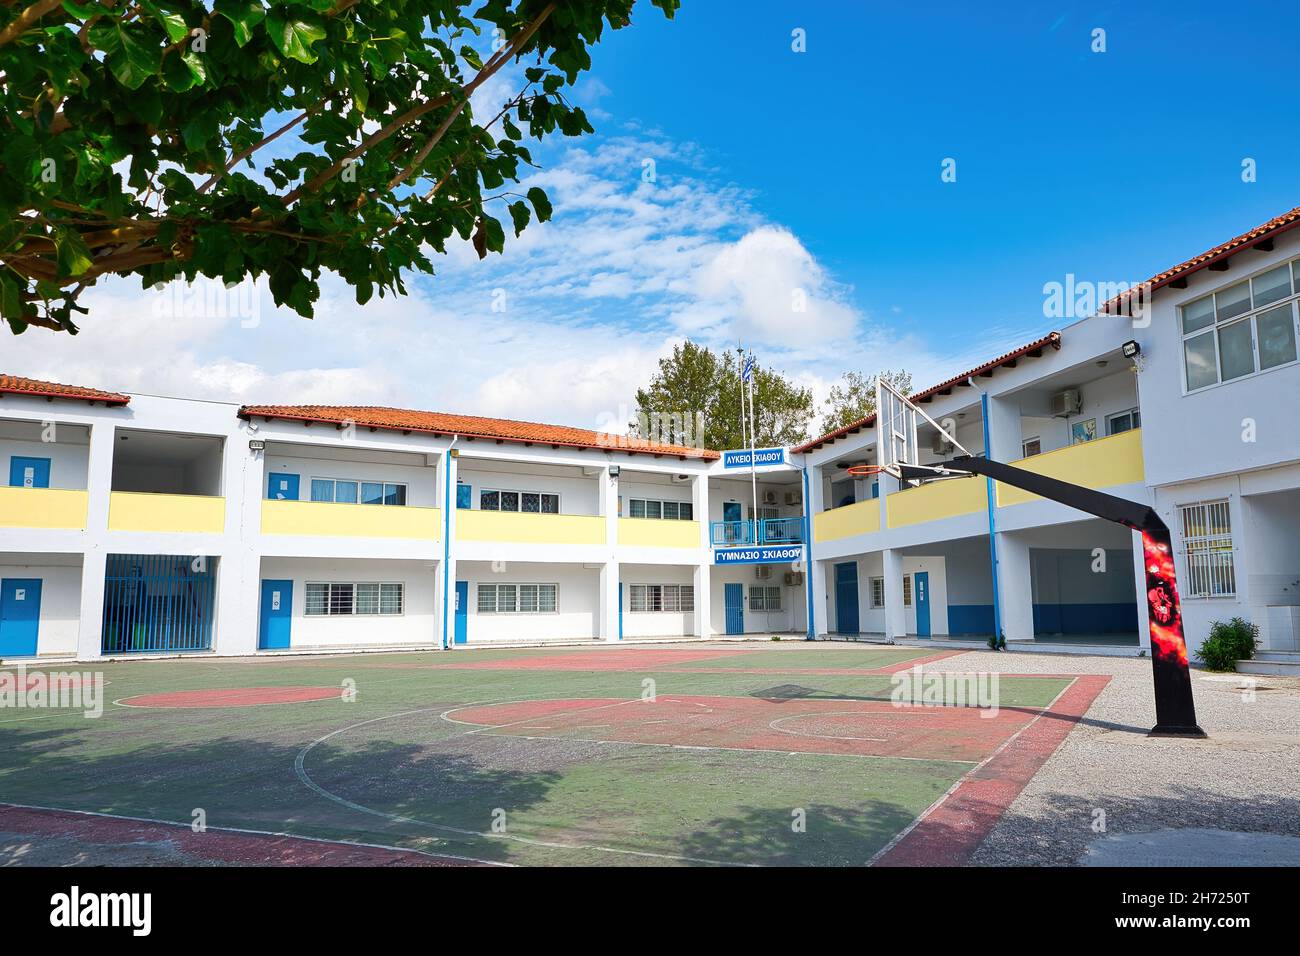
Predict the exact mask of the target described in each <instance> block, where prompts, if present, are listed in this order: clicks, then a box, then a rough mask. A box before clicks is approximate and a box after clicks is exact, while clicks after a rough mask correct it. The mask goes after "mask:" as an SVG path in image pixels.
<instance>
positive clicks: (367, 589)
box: [306, 581, 405, 617]
mask: <svg viewBox="0 0 1300 956" xmlns="http://www.w3.org/2000/svg"><path fill="white" fill-rule="evenodd" d="M404 588H405V586H404V585H403V584H401V583H400V582H390V581H361V582H352V581H308V582H307V605H306V613H307V616H308V617H338V616H341V615H356V616H373V615H386V616H391V615H397V614H401V613H402V608H403V605H404V603H405V600H404V599H405V594H404Z"/></svg>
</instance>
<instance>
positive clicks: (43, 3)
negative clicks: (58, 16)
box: [0, 0, 63, 47]
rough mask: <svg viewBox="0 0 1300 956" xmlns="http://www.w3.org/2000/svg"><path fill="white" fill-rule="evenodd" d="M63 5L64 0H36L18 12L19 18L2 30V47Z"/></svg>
mask: <svg viewBox="0 0 1300 956" xmlns="http://www.w3.org/2000/svg"><path fill="white" fill-rule="evenodd" d="M62 6H63V0H36V2H35V3H33V4H32V5H31V6H30V7H28V8H27V9H26V10H24V11H23V12H22V13H20V14H18V17H17V19H15V20H13V21H12V22H10V24H9V25H8V26H7V27H5V28H4V29H3V30H0V47H3V46H8V45H9V44H10V43H12V42H13V41H14V40H17V39H18V38H19V37H20V36H22V35H23V34H24V33H26V32H27V31H28V30H30V29H31V28H32V27H34V26H35V25H36V24H37V22H38V21H39V20H40V19H41V17H43V16H45V14H47V13H52V12H54V11H55V10H58V9H59V8H60V7H62Z"/></svg>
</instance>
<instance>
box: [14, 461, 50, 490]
mask: <svg viewBox="0 0 1300 956" xmlns="http://www.w3.org/2000/svg"><path fill="white" fill-rule="evenodd" d="M9 487H10V488H48V487H50V460H49V459H48V458H23V457H22V456H21V455H14V456H13V457H12V458H10V459H9Z"/></svg>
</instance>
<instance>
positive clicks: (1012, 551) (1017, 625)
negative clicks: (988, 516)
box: [997, 531, 1034, 641]
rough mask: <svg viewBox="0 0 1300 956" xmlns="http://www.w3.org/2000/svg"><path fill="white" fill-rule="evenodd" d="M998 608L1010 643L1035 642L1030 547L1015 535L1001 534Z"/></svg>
mask: <svg viewBox="0 0 1300 956" xmlns="http://www.w3.org/2000/svg"><path fill="white" fill-rule="evenodd" d="M997 544H998V608H999V611H1000V612H1001V615H1002V633H1003V634H1004V635H1006V639H1007V640H1008V641H1031V640H1033V638H1034V579H1033V573H1032V571H1031V566H1030V560H1029V545H1028V543H1027V542H1025V540H1024V539H1023V538H1021V537H1019V536H1017V535H1016V534H1013V533H1009V532H1005V531H1000V532H998V542H997Z"/></svg>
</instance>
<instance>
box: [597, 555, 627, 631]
mask: <svg viewBox="0 0 1300 956" xmlns="http://www.w3.org/2000/svg"><path fill="white" fill-rule="evenodd" d="M618 578H619V564H618V562H617V561H606V562H605V563H604V564H603V565H602V566H601V569H600V582H599V584H598V585H597V586H598V588H599V591H600V593H599V595H598V600H597V617H598V623H599V627H598V633H597V636H598V637H599V638H600V639H601V640H602V641H619V640H621V639H622V634H620V633H619V632H620V630H621V629H620V626H619V624H620V620H619V619H620V614H619V603H618V600H619V593H618V592H619V588H620V587H621V584H620V582H619V579H618Z"/></svg>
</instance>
